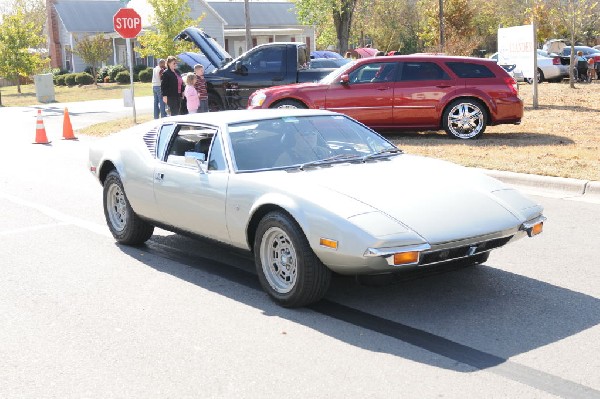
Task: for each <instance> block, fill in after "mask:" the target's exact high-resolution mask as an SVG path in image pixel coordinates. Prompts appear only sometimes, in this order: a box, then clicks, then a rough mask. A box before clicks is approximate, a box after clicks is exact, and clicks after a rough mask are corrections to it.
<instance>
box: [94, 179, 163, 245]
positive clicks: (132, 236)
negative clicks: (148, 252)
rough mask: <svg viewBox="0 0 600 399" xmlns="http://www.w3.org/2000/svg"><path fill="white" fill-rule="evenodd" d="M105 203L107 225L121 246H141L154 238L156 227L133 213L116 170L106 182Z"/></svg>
mask: <svg viewBox="0 0 600 399" xmlns="http://www.w3.org/2000/svg"><path fill="white" fill-rule="evenodd" d="M103 203H104V217H105V218H106V224H107V225H108V228H109V229H110V232H111V233H112V235H113V237H115V240H117V241H118V242H120V243H121V244H127V245H140V244H143V243H144V242H146V241H147V240H148V239H149V238H150V237H152V233H153V232H154V226H152V225H151V224H150V223H148V222H146V221H145V220H143V219H141V218H140V217H139V216H138V215H136V213H135V212H134V211H133V209H132V208H131V205H130V204H129V201H128V200H127V196H126V195H125V190H124V189H123V183H122V182H121V178H120V177H119V174H118V173H117V171H115V170H113V171H112V172H110V173H109V174H108V176H107V177H106V180H105V181H104V201H103Z"/></svg>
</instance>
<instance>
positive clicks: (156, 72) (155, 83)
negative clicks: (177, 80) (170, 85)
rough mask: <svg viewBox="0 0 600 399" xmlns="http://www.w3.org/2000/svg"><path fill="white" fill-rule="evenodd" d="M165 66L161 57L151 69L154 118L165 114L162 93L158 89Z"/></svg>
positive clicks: (163, 116) (162, 116)
mask: <svg viewBox="0 0 600 399" xmlns="http://www.w3.org/2000/svg"><path fill="white" fill-rule="evenodd" d="M165 68H166V62H165V60H163V59H162V58H161V59H160V60H158V65H157V66H155V67H154V69H152V95H153V96H154V119H158V118H159V115H160V117H161V118H165V117H166V116H167V111H166V109H165V102H164V101H163V98H162V94H161V91H160V81H161V79H162V73H163V71H164V70H165Z"/></svg>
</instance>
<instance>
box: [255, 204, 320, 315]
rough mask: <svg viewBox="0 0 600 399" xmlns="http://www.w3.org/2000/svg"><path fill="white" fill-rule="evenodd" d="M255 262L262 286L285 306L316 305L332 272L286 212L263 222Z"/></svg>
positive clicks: (269, 217)
mask: <svg viewBox="0 0 600 399" xmlns="http://www.w3.org/2000/svg"><path fill="white" fill-rule="evenodd" d="M254 260H255V263H256V270H257V272H258V279H259V281H260V284H261V286H262V287H263V289H264V290H265V291H266V292H267V293H268V294H269V296H271V298H273V299H274V300H275V301H276V302H277V303H279V304H280V305H282V306H285V307H298V306H305V305H308V304H311V303H314V302H317V301H318V300H320V299H321V298H322V297H323V296H324V295H325V293H326V292H327V289H328V288H329V284H330V282H331V271H330V270H329V269H328V268H327V267H325V265H323V263H322V262H321V261H320V260H319V258H318V257H317V256H316V255H315V253H314V252H313V250H312V249H311V248H310V245H309V244H308V240H307V239H306V237H305V236H304V233H303V232H302V230H301V229H300V227H299V226H298V224H297V223H296V221H295V220H293V219H292V218H291V217H290V216H288V215H287V214H285V213H284V212H279V211H276V212H270V213H268V214H267V215H265V217H264V218H263V219H262V220H261V221H260V223H259V225H258V229H257V231H256V238H255V240H254Z"/></svg>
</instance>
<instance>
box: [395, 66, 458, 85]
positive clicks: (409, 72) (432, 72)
mask: <svg viewBox="0 0 600 399" xmlns="http://www.w3.org/2000/svg"><path fill="white" fill-rule="evenodd" d="M449 79H450V76H448V74H447V73H446V72H445V71H444V70H443V69H442V68H440V66H439V65H437V64H436V63H434V62H404V63H403V65H402V74H401V77H400V81H403V82H406V81H415V80H449Z"/></svg>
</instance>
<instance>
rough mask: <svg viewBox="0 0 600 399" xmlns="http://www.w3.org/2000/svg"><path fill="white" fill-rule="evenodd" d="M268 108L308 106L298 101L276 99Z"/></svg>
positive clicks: (303, 107)
mask: <svg viewBox="0 0 600 399" xmlns="http://www.w3.org/2000/svg"><path fill="white" fill-rule="evenodd" d="M270 108H288V109H289V108H291V109H306V108H308V107H307V106H306V105H304V104H303V103H302V102H300V101H297V100H290V99H288V100H281V101H278V102H276V103H275V104H273V105H271V107H270Z"/></svg>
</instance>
